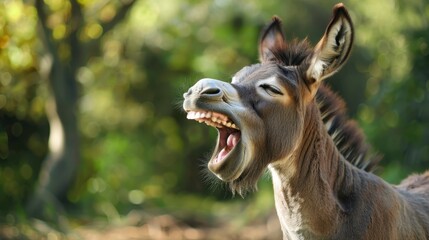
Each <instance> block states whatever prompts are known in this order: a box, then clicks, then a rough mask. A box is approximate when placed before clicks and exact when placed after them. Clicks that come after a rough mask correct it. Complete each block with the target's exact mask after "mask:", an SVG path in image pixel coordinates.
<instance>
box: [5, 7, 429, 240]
mask: <svg viewBox="0 0 429 240" xmlns="http://www.w3.org/2000/svg"><path fill="white" fill-rule="evenodd" d="M336 3H337V2H334V1H331V0H329V1H323V2H321V1H311V0H305V1H292V0H282V1H280V0H264V1H257V0H248V1H233V0H215V1H197V0H179V1H172V0H171V1H167V0H166V1H159V0H3V1H1V2H0V237H2V238H10V239H15V238H24V239H26V238H30V239H33V238H39V237H40V238H44V237H46V236H51V237H56V239H58V238H77V239H80V238H84V239H91V238H94V239H96V238H97V236H98V237H101V238H106V237H107V238H109V237H108V235H106V234H108V233H109V231H108V230H109V229H120V228H121V227H122V229H123V228H124V227H133V228H131V229H130V228H127V230H124V232H126V233H128V234H129V233H130V232H133V231H134V232H136V234H137V235H138V236H140V237H141V236H147V237H148V238H157V237H171V236H172V235H171V234H178V235H175V236H180V238H190V239H191V238H207V237H210V236H211V235H210V234H235V236H236V237H237V238H240V237H241V238H246V237H245V236H248V238H258V237H259V238H275V237H276V236H278V235H272V236H269V235H264V233H263V232H265V233H266V232H269V231H266V228H267V227H268V228H270V227H272V228H275V229H276V230H275V231H274V232H275V234H278V233H279V232H278V231H279V230H278V226H277V225H276V221H277V220H276V216H275V212H274V208H273V199H272V189H271V183H270V180H269V178H263V179H261V181H260V183H259V189H260V190H259V192H258V193H254V194H249V195H248V196H246V198H245V199H241V198H239V197H232V196H231V195H230V194H229V193H228V191H227V189H225V188H223V187H222V184H219V183H210V182H207V181H205V179H206V178H205V176H204V174H205V173H204V172H205V171H204V168H205V166H204V165H205V159H206V156H208V154H209V153H210V151H211V149H212V148H213V146H214V142H215V137H216V132H215V130H214V129H212V128H208V127H206V126H203V125H200V124H197V123H195V122H192V121H187V120H186V117H185V114H184V112H183V111H182V110H181V98H182V97H181V96H182V93H183V92H185V91H186V90H187V88H188V87H190V86H191V85H192V84H193V83H195V82H196V81H197V80H198V79H201V78H204V77H210V78H215V79H222V80H225V81H230V79H231V76H232V75H233V74H234V73H235V72H236V71H238V70H239V69H241V68H242V67H243V66H245V65H249V64H252V63H255V62H256V61H257V59H258V56H257V43H258V38H259V33H260V31H261V29H262V28H263V26H265V25H266V24H267V23H268V22H269V21H270V19H271V17H272V16H273V15H278V16H279V17H280V18H282V19H283V25H284V30H285V33H286V36H287V39H289V40H291V39H293V38H300V39H303V38H304V37H307V36H308V39H309V40H310V41H311V42H312V43H313V44H315V43H316V42H317V41H318V40H319V39H320V37H321V36H322V34H323V32H324V30H325V27H326V26H327V24H328V22H329V19H330V16H331V12H332V6H333V5H334V4H336ZM344 3H345V5H346V6H347V8H348V9H349V11H350V14H351V17H352V19H353V21H354V24H355V46H354V49H353V52H352V56H351V58H350V59H349V61H348V63H347V64H346V66H345V67H344V68H343V69H342V70H341V71H340V72H339V73H338V74H336V75H335V76H333V77H331V78H330V79H329V80H328V82H329V85H331V86H332V88H333V89H334V90H335V91H336V92H338V93H339V94H340V95H341V96H342V97H343V98H344V99H345V101H346V103H347V106H348V113H349V115H350V116H351V117H353V118H355V119H356V120H357V121H358V122H359V123H360V125H361V127H362V128H363V130H364V132H365V134H366V137H367V141H368V142H369V143H370V144H371V145H372V148H373V151H374V152H376V153H379V154H380V155H382V156H383V160H382V161H381V162H380V167H379V169H378V171H377V174H378V175H380V176H381V177H383V178H384V179H386V180H387V181H388V182H390V183H398V182H400V180H401V179H402V178H404V177H405V176H407V175H409V174H411V173H414V172H422V171H424V170H425V169H428V168H429V107H428V106H429V45H428V44H429V29H428V27H429V22H428V21H429V4H428V1H426V0H411V1H410V0H379V1H370V0H350V1H345V2H344ZM270 221H271V222H274V223H273V224H267V222H270ZM252 225H254V226H262V228H256V227H255V228H254V229H261V231H260V234H262V235H258V234H257V233H252V234H253V235H252V234H249V231H250V230H249V228H246V226H252ZM151 229H152V230H151ZM154 229H155V230H154ZM216 229H220V230H219V231H218V232H216ZM222 229H223V230H222ZM264 229H265V230H264ZM185 230H186V231H185ZM244 232H246V233H247V235H245V233H244ZM250 232H251V231H250ZM110 233H112V232H110ZM91 234H92V235H91ZM112 234H113V233H112ZM145 234H146V235H145ZM151 234H152V235H151ZM119 235H121V234H119ZM217 236H220V235H217ZM229 236H232V235H229ZM252 236H253V237H252ZM112 239H119V238H115V237H113V238H112ZM124 239H127V238H124Z"/></svg>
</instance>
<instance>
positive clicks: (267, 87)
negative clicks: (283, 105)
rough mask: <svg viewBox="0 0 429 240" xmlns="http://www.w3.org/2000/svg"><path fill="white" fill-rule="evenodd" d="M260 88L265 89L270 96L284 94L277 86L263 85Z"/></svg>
mask: <svg viewBox="0 0 429 240" xmlns="http://www.w3.org/2000/svg"><path fill="white" fill-rule="evenodd" d="M260 87H261V88H262V89H264V90H265V91H266V92H267V93H268V94H270V93H272V94H274V95H283V93H282V92H281V91H280V90H279V89H278V88H277V87H275V86H272V85H269V84H261V85H260ZM270 95H271V94H270Z"/></svg>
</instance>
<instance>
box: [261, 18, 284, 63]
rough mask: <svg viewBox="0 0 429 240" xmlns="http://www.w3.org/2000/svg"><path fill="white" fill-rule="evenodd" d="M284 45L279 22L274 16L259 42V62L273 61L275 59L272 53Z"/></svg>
mask: <svg viewBox="0 0 429 240" xmlns="http://www.w3.org/2000/svg"><path fill="white" fill-rule="evenodd" d="M284 45H285V38H284V35H283V31H282V23H281V20H280V19H279V18H278V17H276V16H274V17H273V21H272V22H271V23H270V25H268V26H267V27H266V28H265V29H264V31H263V32H262V35H261V39H260V41H259V60H260V61H261V62H267V61H271V60H274V59H275V58H276V57H275V55H274V54H273V51H275V50H276V49H282V48H283V46H284Z"/></svg>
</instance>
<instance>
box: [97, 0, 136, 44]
mask: <svg viewBox="0 0 429 240" xmlns="http://www.w3.org/2000/svg"><path fill="white" fill-rule="evenodd" d="M122 2H123V4H122V6H121V7H120V8H119V9H118V11H117V12H116V15H115V16H114V17H113V19H112V20H110V21H109V22H106V23H104V24H101V27H102V28H103V35H104V34H105V33H107V32H109V31H110V30H112V29H113V28H114V27H115V26H116V25H117V24H118V23H120V22H121V21H122V20H123V19H124V18H125V16H126V15H127V13H128V12H129V10H130V9H131V7H132V6H133V5H134V3H136V0H128V1H122ZM103 35H102V36H103Z"/></svg>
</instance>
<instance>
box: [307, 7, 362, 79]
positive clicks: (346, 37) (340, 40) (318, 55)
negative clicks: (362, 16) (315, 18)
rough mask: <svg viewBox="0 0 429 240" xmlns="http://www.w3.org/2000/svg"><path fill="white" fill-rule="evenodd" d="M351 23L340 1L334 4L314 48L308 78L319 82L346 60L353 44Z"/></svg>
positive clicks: (335, 70)
mask: <svg viewBox="0 0 429 240" xmlns="http://www.w3.org/2000/svg"><path fill="white" fill-rule="evenodd" d="M353 34H354V33H353V23H352V20H351V18H350V15H349V13H348V12H347V9H346V8H345V6H344V5H343V4H342V3H339V4H337V5H335V6H334V9H333V17H332V20H331V22H330V23H329V25H328V27H327V28H326V31H325V34H324V35H323V37H322V39H321V40H320V41H319V43H318V44H317V45H316V47H315V48H314V54H313V55H312V57H311V60H310V66H309V68H308V70H307V77H308V79H310V80H312V81H315V82H320V81H321V80H323V79H325V78H327V77H329V76H331V75H332V74H334V73H335V72H337V71H338V70H339V69H340V68H341V67H342V66H343V64H344V63H345V62H346V60H347V58H348V56H349V55H350V50H351V49H352V45H353Z"/></svg>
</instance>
